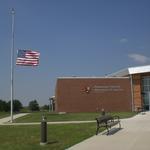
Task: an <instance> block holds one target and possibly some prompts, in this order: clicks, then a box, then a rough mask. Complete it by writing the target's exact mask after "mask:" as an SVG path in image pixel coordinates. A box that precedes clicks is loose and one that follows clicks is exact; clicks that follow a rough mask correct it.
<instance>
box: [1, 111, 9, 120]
mask: <svg viewBox="0 0 150 150" xmlns="http://www.w3.org/2000/svg"><path fill="white" fill-rule="evenodd" d="M9 115H10V113H9V112H0V119H1V118H4V117H8V116H9Z"/></svg>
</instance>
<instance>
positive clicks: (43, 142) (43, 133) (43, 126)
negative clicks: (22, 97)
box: [40, 116, 47, 145]
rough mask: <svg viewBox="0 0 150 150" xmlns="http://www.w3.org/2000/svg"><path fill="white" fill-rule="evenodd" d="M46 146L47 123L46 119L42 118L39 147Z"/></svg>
mask: <svg viewBox="0 0 150 150" xmlns="http://www.w3.org/2000/svg"><path fill="white" fill-rule="evenodd" d="M46 144H47V121H46V117H45V116H42V121H41V142H40V145H46Z"/></svg>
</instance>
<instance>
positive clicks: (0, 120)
mask: <svg viewBox="0 0 150 150" xmlns="http://www.w3.org/2000/svg"><path fill="white" fill-rule="evenodd" d="M28 114H29V113H20V114H15V115H13V119H16V118H19V117H22V116H25V115H28ZM10 120H11V117H10V116H9V117H5V118H2V119H0V125H4V123H6V122H10Z"/></svg>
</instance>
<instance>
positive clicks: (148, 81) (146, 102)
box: [142, 76, 150, 110]
mask: <svg viewBox="0 0 150 150" xmlns="http://www.w3.org/2000/svg"><path fill="white" fill-rule="evenodd" d="M142 95H143V107H144V110H150V76H147V77H144V78H143V79H142Z"/></svg>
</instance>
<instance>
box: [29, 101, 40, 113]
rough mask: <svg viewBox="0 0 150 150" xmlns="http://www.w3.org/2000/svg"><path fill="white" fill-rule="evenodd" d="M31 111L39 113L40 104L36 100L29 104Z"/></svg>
mask: <svg viewBox="0 0 150 150" xmlns="http://www.w3.org/2000/svg"><path fill="white" fill-rule="evenodd" d="M29 109H30V110H31V111H39V110H40V109H39V104H38V102H37V101H36V100H33V101H30V102H29Z"/></svg>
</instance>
